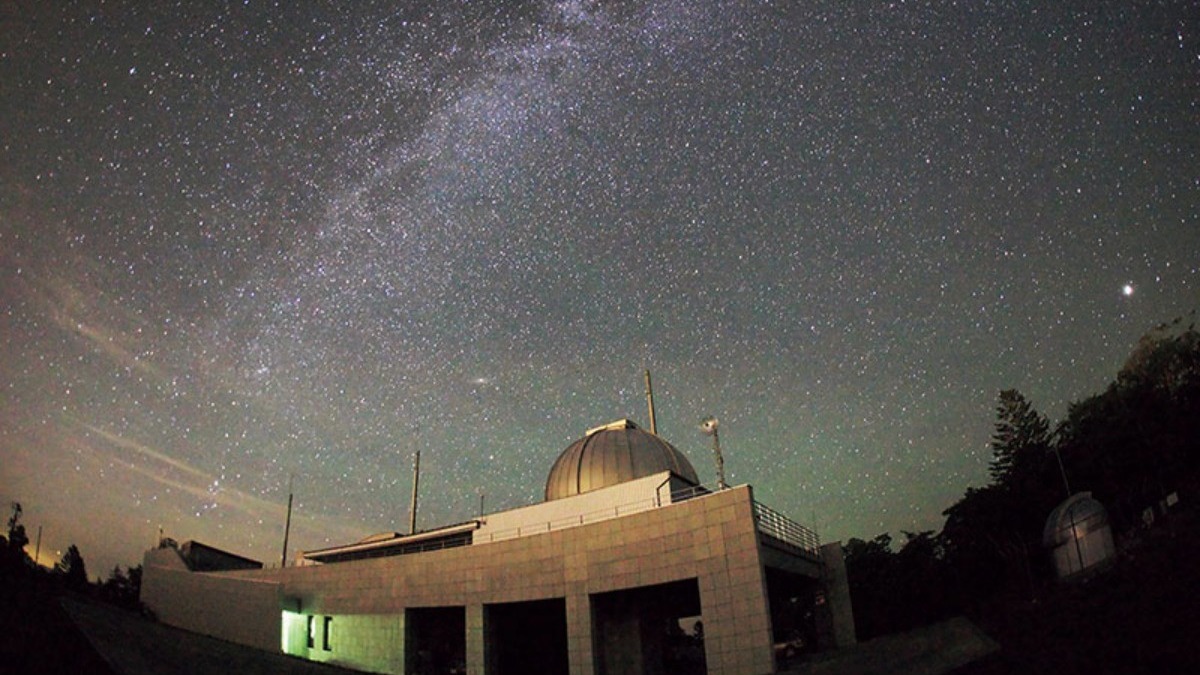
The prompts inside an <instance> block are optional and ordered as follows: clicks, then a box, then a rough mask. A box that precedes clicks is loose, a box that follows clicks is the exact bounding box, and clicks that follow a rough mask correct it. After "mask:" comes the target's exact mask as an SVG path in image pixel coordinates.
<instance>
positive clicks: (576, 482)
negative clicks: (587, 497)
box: [546, 419, 700, 501]
mask: <svg viewBox="0 0 1200 675" xmlns="http://www.w3.org/2000/svg"><path fill="white" fill-rule="evenodd" d="M663 471H671V472H673V473H675V475H677V476H679V477H680V478H683V479H684V480H687V481H689V482H691V483H692V484H693V485H699V484H700V479H699V478H697V476H696V470H695V469H693V468H692V464H691V462H689V461H688V460H687V457H684V456H683V453H681V452H679V451H678V450H676V449H675V447H674V446H672V445H671V444H670V443H668V442H666V441H664V440H663V439H661V438H659V437H658V436H656V435H654V434H652V433H650V432H648V431H643V430H642V429H640V428H638V426H637V425H636V424H634V423H633V422H631V421H629V420H626V419H623V420H617V421H616V422H612V423H610V424H605V425H604V426H601V427H596V428H595V429H589V430H588V432H587V434H586V435H585V436H584V437H583V438H581V439H579V440H577V441H575V442H574V443H572V444H570V445H568V446H567V449H566V450H563V451H562V454H561V455H559V456H558V459H557V460H555V462H554V466H553V467H552V468H551V469H550V475H549V476H548V477H547V478H546V501H551V500H554V499H562V498H563V497H572V496H575V495H579V494H583V493H585V492H591V491H592V490H599V489H600V488H605V487H609V486H612V485H616V484H618V483H624V482H627V481H631V480H636V479H638V478H644V477H646V476H652V475H654V474H656V473H661V472H663Z"/></svg>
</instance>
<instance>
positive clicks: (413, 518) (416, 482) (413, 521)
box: [408, 448, 421, 534]
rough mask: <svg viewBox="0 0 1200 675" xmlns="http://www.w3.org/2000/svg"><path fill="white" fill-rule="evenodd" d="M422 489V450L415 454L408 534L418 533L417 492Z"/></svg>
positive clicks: (418, 449)
mask: <svg viewBox="0 0 1200 675" xmlns="http://www.w3.org/2000/svg"><path fill="white" fill-rule="evenodd" d="M420 487H421V449H420V448H417V450H416V452H414V453H413V488H412V503H411V504H410V505H409V507H408V533H409V534H416V533H417V490H418V488H420Z"/></svg>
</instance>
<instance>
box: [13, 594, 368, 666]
mask: <svg viewBox="0 0 1200 675" xmlns="http://www.w3.org/2000/svg"><path fill="white" fill-rule="evenodd" d="M9 673H12V674H13V675H26V674H28V675H35V674H36V675H41V674H46V675H58V674H59V673H63V674H67V673H70V674H72V675H74V674H79V675H180V674H187V675H231V674H236V675H349V674H352V673H355V671H350V670H345V669H342V668H335V667H332V666H326V665H323V664H319V663H312V662H309V661H303V660H301V659H296V658H293V657H290V656H284V655H283V654H272V653H268V652H263V651H259V650H257V649H251V648H249V647H242V646H240V645H235V644H231V643H229V642H224V641H221V640H216V639H213V638H210V637H205V636H203V635H196V634H195V633H188V632H186V631H182V630H178V629H176V628H171V627H169V626H164V625H162V624H159V623H156V622H153V621H150V620H148V619H146V618H144V617H142V616H141V615H139V614H135V613H133V612H129V611H126V610H123V609H118V608H116V607H112V606H109V605H105V604H101V603H98V602H95V601H93V600H90V599H86V598H81V597H78V596H73V595H70V594H66V595H64V594H62V593H61V592H60V591H58V590H57V589H54V588H51V587H49V586H48V585H46V584H43V585H41V586H35V585H33V584H22V585H17V586H16V587H15V588H14V587H12V586H11V585H10V586H9V587H8V588H5V589H4V590H2V591H0V674H3V675H8V674H9ZM355 675H356V674H355Z"/></svg>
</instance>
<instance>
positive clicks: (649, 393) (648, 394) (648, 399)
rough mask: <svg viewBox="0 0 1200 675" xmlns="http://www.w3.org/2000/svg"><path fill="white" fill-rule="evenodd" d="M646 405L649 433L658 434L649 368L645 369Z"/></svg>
mask: <svg viewBox="0 0 1200 675" xmlns="http://www.w3.org/2000/svg"><path fill="white" fill-rule="evenodd" d="M646 405H647V407H649V408H650V433H652V434H654V435H655V436H657V435H658V422H657V421H656V420H655V418H654V389H653V388H652V387H651V386H650V369H649V368H647V369H646Z"/></svg>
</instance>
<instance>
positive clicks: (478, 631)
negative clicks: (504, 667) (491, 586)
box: [466, 603, 487, 675]
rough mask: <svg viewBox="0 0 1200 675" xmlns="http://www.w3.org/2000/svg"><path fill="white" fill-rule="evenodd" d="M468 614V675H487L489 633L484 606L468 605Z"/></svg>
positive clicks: (477, 604) (480, 604) (478, 604)
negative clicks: (487, 641) (486, 629)
mask: <svg viewBox="0 0 1200 675" xmlns="http://www.w3.org/2000/svg"><path fill="white" fill-rule="evenodd" d="M466 612H467V616H466V632H467V635H466V641H467V644H466V651H467V653H466V659H467V663H466V665H467V675H485V673H486V672H487V671H486V668H485V666H484V664H485V663H486V661H485V659H486V652H485V650H486V649H487V645H486V639H487V632H486V631H485V630H484V623H483V622H484V618H483V617H484V611H483V604H482V603H476V604H472V605H467V607H466Z"/></svg>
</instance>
